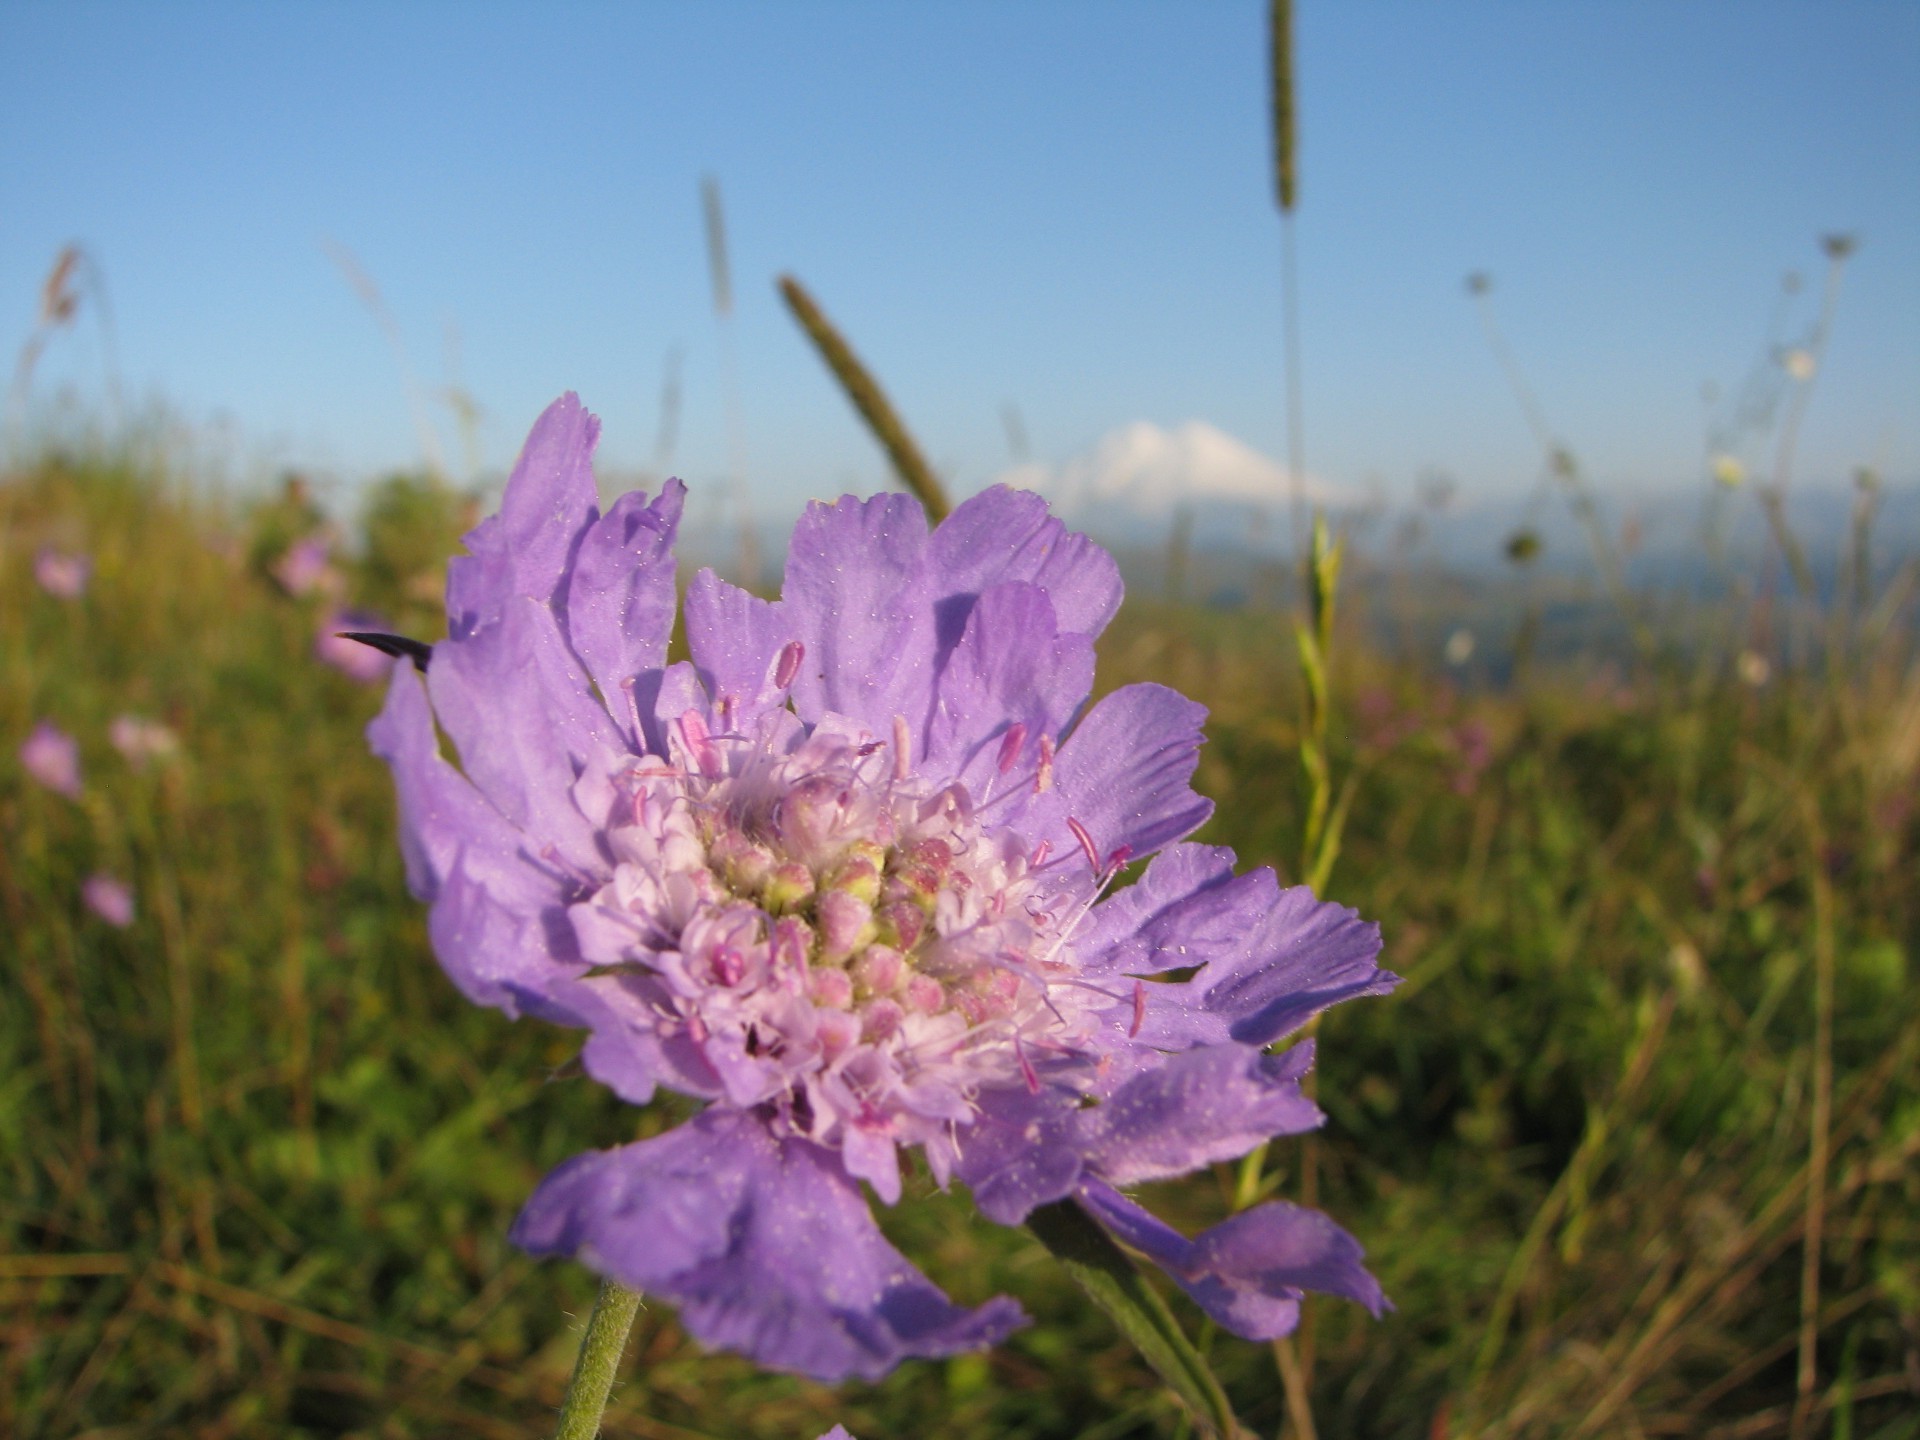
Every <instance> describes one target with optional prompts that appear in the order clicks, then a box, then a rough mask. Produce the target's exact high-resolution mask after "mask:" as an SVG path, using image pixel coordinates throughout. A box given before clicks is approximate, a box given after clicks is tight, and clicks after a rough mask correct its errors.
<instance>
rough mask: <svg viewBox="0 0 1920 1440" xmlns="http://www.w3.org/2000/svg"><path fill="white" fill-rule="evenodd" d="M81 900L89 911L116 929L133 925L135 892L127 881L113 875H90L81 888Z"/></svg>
mask: <svg viewBox="0 0 1920 1440" xmlns="http://www.w3.org/2000/svg"><path fill="white" fill-rule="evenodd" d="M80 898H81V899H82V900H83V901H85V902H86V906H87V909H89V910H91V911H92V912H93V913H94V914H96V915H98V916H99V917H100V918H101V919H102V920H104V921H106V922H107V924H109V925H111V926H113V927H114V928H115V929H118V930H124V929H126V928H127V927H128V926H129V925H131V924H133V890H132V887H130V886H129V885H128V884H127V882H126V881H124V880H116V879H114V878H113V876H111V875H89V876H88V877H87V879H86V883H85V884H83V885H82V886H81V887H80Z"/></svg>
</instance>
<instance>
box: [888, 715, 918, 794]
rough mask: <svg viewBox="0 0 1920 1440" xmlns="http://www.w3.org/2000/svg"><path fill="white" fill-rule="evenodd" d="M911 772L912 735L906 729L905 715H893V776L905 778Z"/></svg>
mask: <svg viewBox="0 0 1920 1440" xmlns="http://www.w3.org/2000/svg"><path fill="white" fill-rule="evenodd" d="M911 774H913V736H912V734H911V733H910V732H909V731H908V729H907V717H906V716H904V715H896V716H894V717H893V778H894V779H895V780H896V781H900V780H905V779H906V778H907V777H908V776H910V775H911Z"/></svg>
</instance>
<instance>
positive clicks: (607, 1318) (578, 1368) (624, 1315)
mask: <svg viewBox="0 0 1920 1440" xmlns="http://www.w3.org/2000/svg"><path fill="white" fill-rule="evenodd" d="M639 1308H640V1292H639V1291H638V1290H629V1289H627V1287H626V1286H624V1285H621V1284H617V1283H616V1282H614V1281H612V1280H609V1281H607V1282H606V1283H605V1284H604V1285H602V1286H601V1287H600V1298H599V1299H598V1300H596V1301H594V1302H593V1314H592V1315H591V1316H589V1317H588V1319H587V1333H586V1334H585V1335H583V1336H581V1337H580V1358H579V1359H578V1360H576V1361H574V1362H573V1379H572V1380H570V1381H568V1382H567V1398H566V1399H565V1400H564V1401H563V1402H561V1405H560V1426H559V1428H558V1429H557V1430H555V1431H554V1432H553V1437H554V1440H593V1437H594V1436H596V1435H598V1434H599V1433H600V1417H601V1416H602V1415H603V1414H605V1413H606V1409H607V1396H608V1395H609V1394H611V1393H612V1391H613V1376H614V1372H615V1371H616V1370H618V1369H619V1368H620V1356H621V1354H622V1352H624V1351H625V1350H626V1348H627V1332H628V1331H629V1330H631V1329H632V1328H633V1316H634V1312H635V1311H637V1310H638V1309H639Z"/></svg>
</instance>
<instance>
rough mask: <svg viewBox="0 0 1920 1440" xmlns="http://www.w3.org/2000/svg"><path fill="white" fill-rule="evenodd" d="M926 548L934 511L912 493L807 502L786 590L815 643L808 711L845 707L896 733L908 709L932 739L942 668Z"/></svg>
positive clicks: (801, 702)
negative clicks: (929, 726)
mask: <svg viewBox="0 0 1920 1440" xmlns="http://www.w3.org/2000/svg"><path fill="white" fill-rule="evenodd" d="M926 548H927V517H926V513H925V512H924V511H923V510H922V509H921V508H920V502H919V501H918V500H915V499H914V498H913V497H912V496H911V495H876V496H874V497H873V499H871V500H856V499H854V498H852V497H851V496H848V497H846V498H845V499H842V500H841V501H839V502H838V503H837V504H834V505H823V504H819V503H817V502H816V503H815V504H812V505H809V506H808V507H807V510H806V513H805V514H804V515H802V516H801V517H800V523H799V524H798V525H796V526H795V527H794V530H793V542H792V544H791V545H790V546H789V547H788V550H787V574H786V581H785V583H784V585H783V586H782V590H781V599H782V603H783V604H784V606H785V608H786V613H787V618H788V619H789V620H790V621H791V622H792V625H793V633H794V635H795V636H796V638H798V639H799V640H800V641H801V642H802V643H803V644H804V645H805V646H806V655H805V657H804V659H803V660H802V661H801V665H800V673H799V674H798V675H797V676H796V677H795V678H794V682H793V704H794V709H795V710H796V711H798V712H799V715H800V718H801V719H803V720H805V721H807V722H808V723H810V724H811V723H814V722H817V721H818V720H819V719H820V718H821V717H822V716H823V715H826V714H828V713H833V714H839V715H845V716H847V717H848V718H850V719H852V720H855V721H858V722H859V723H860V724H862V725H865V726H866V727H867V728H868V729H869V730H871V731H872V732H873V733H874V734H875V735H886V734H889V733H890V732H891V730H892V727H893V717H894V716H895V715H904V716H906V718H907V721H908V723H909V724H910V725H911V726H912V727H913V731H914V740H915V743H916V745H919V744H922V743H924V738H923V735H922V731H923V729H924V727H925V724H926V718H927V713H928V711H929V709H930V708H931V700H932V690H933V669H934V635H933V603H932V601H933V597H932V592H931V590H930V588H929V580H928V575H927V565H926Z"/></svg>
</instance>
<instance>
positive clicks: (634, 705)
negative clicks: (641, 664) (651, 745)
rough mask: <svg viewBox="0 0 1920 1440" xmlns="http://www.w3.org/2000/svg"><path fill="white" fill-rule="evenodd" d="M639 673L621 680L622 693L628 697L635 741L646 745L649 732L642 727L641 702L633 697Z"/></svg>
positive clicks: (628, 712) (628, 709)
mask: <svg viewBox="0 0 1920 1440" xmlns="http://www.w3.org/2000/svg"><path fill="white" fill-rule="evenodd" d="M639 678H640V677H639V676H637V675H629V676H628V677H627V678H626V679H624V680H622V681H621V682H620V693H621V694H622V695H625V696H626V697H627V719H628V720H629V721H631V722H632V724H633V743H634V744H635V745H645V744H646V743H647V732H646V731H645V730H643V729H642V728H641V727H640V702H639V701H638V700H636V699H634V698H633V687H634V684H635V682H637V681H638V680H639Z"/></svg>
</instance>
